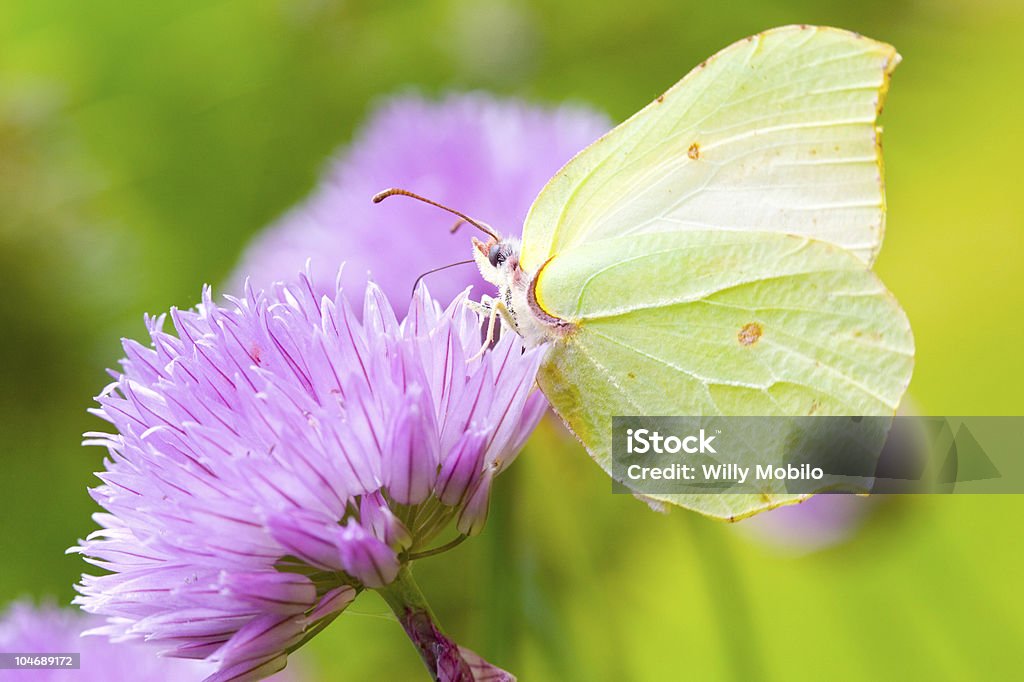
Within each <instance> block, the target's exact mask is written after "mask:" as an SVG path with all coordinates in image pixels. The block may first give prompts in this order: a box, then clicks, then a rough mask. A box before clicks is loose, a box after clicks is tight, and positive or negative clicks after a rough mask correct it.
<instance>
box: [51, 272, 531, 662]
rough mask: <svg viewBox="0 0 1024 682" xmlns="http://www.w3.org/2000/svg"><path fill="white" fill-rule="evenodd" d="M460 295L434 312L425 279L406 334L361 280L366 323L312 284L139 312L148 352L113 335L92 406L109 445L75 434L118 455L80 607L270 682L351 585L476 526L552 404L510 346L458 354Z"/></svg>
mask: <svg viewBox="0 0 1024 682" xmlns="http://www.w3.org/2000/svg"><path fill="white" fill-rule="evenodd" d="M465 295H466V294H465V293H463V294H462V295H460V296H459V297H457V298H456V299H455V300H454V301H453V302H452V303H451V305H449V306H448V307H447V308H446V309H442V307H441V306H440V305H438V304H437V303H436V302H434V301H433V300H432V299H431V298H430V297H429V295H428V294H427V292H426V289H425V287H420V288H419V289H418V290H417V292H416V293H415V295H414V297H413V299H412V302H411V304H410V311H409V314H408V317H407V318H406V319H404V320H402V321H399V320H398V319H397V318H396V317H395V314H394V312H393V311H392V308H391V306H390V305H389V303H388V301H387V299H386V298H385V297H384V295H383V292H382V291H381V290H380V288H378V287H377V286H375V285H373V284H371V285H369V286H368V287H367V288H366V294H365V299H364V302H363V306H362V313H361V319H362V322H359V321H358V319H359V318H358V317H357V315H356V313H355V312H354V311H353V310H352V309H351V308H350V306H349V304H348V302H347V301H346V299H345V297H344V296H343V295H342V293H341V288H340V284H339V285H338V286H336V287H335V289H334V290H333V292H332V294H331V295H330V296H321V295H319V294H318V293H316V290H315V288H314V286H313V280H312V276H311V275H310V274H309V273H308V272H307V273H305V274H303V275H302V276H301V277H300V278H299V279H298V281H296V282H294V283H292V284H290V285H284V284H278V285H275V286H274V287H273V288H271V289H270V290H269V291H267V292H266V293H257V292H256V291H255V290H254V289H253V288H252V287H247V288H246V294H245V296H244V297H242V298H240V299H235V298H229V304H228V305H224V306H221V305H218V304H216V303H214V302H213V299H212V297H211V293H210V291H209V289H206V290H205V291H204V293H203V299H202V303H201V304H200V305H199V306H198V307H197V308H196V309H195V310H194V311H179V310H172V311H171V313H170V320H171V322H172V323H173V326H174V333H170V332H167V331H165V330H164V327H165V322H166V319H165V316H163V315H161V316H159V317H156V318H149V319H147V324H148V327H149V333H150V337H151V340H152V345H151V347H146V346H143V345H142V344H140V343H137V342H135V341H125V342H124V350H125V355H126V357H125V359H124V360H123V361H122V365H123V372H121V373H115V375H114V376H115V379H116V380H115V382H114V383H113V384H111V385H110V386H109V387H108V388H107V389H106V390H104V391H103V393H102V394H101V395H100V396H99V398H98V402H99V403H100V407H99V408H98V409H96V410H95V412H96V414H98V415H99V416H100V417H102V418H103V419H106V420H107V421H109V422H110V423H111V424H113V426H114V427H115V428H116V433H92V434H87V439H88V440H87V441H86V442H87V443H90V444H95V445H101V446H104V447H106V448H107V449H108V450H109V453H110V458H109V459H108V460H107V461H106V462H105V465H106V470H105V471H103V472H101V473H99V474H98V476H99V478H101V479H102V481H103V485H101V486H100V487H98V488H96V489H94V490H92V494H93V497H94V498H95V499H96V500H97V502H99V503H100V505H102V506H103V507H104V508H105V510H106V513H101V514H97V515H96V517H95V518H96V521H97V522H98V523H99V524H100V526H101V527H102V528H101V529H100V530H97V531H95V532H94V533H93V534H92V535H90V536H89V537H88V538H87V539H86V540H84V541H82V542H81V543H80V545H79V546H78V547H75V548H73V549H72V550H70V551H77V552H80V553H82V554H84V555H85V556H86V557H87V560H88V561H90V562H91V563H93V564H95V565H97V566H99V567H100V568H103V569H106V570H107V571H109V573H107V574H105V575H100V576H93V575H85V576H83V578H82V582H81V584H80V585H79V586H78V589H79V591H80V593H81V594H80V596H79V597H78V598H77V599H76V603H78V604H80V605H81V606H82V607H83V608H84V609H85V610H86V611H89V612H92V613H97V614H102V615H104V616H107V619H108V622H107V625H105V626H104V627H103V628H101V632H103V633H105V634H108V635H110V636H113V637H117V638H125V639H143V638H144V639H146V640H149V641H150V642H152V643H154V644H155V645H157V646H159V647H160V648H161V649H162V650H163V651H164V653H165V654H166V655H168V656H176V657H182V658H197V659H207V660H209V661H213V662H215V663H216V664H217V665H218V672H216V673H215V674H213V675H212V676H211V677H210V678H209V680H211V681H223V680H250V679H260V678H262V677H265V676H266V675H269V674H271V673H273V672H274V671H277V670H280V669H281V668H283V667H284V665H285V662H286V657H287V654H288V653H289V652H290V651H292V650H294V649H295V648H297V647H298V646H300V645H301V644H302V643H303V642H304V641H305V639H306V638H307V637H309V636H310V635H311V633H313V632H315V628H317V627H318V626H319V625H322V624H325V619H331V618H334V617H335V616H337V615H338V614H339V613H340V612H341V611H342V610H344V609H345V608H346V607H347V606H348V604H349V603H351V601H352V600H353V599H354V598H355V597H356V595H357V594H358V592H359V591H361V590H363V589H366V588H373V589H379V590H381V592H382V594H385V595H386V594H388V593H389V592H396V591H397V592H398V593H399V594H401V593H402V591H403V590H405V589H407V587H408V585H407V583H408V581H409V580H411V576H410V574H409V573H408V570H407V566H406V564H408V563H409V562H410V561H412V560H414V559H416V558H420V557H421V556H426V555H429V554H434V553H436V552H437V550H438V549H439V546H438V545H437V544H435V543H432V540H434V539H435V538H438V540H439V541H442V540H443V539H444V537H445V536H444V535H442V534H443V533H446V532H447V535H448V537H450V536H452V535H454V534H455V531H454V530H453V529H451V526H452V525H453V523H454V524H455V525H456V527H457V530H458V532H459V533H461V534H462V535H459V536H456V537H455V538H454V540H453V541H452V542H451V543H449V544H454V543H456V542H458V541H459V540H461V539H462V537H463V536H464V535H469V534H473V533H476V532H479V531H480V529H481V527H482V525H483V521H484V519H485V517H486V514H487V503H486V499H487V497H488V495H489V491H490V485H491V481H492V480H493V478H494V476H495V475H496V474H498V473H500V472H501V471H502V470H503V469H504V468H505V467H506V466H508V464H509V463H510V462H511V461H512V459H513V458H514V457H515V455H516V454H517V452H518V450H519V449H520V448H521V447H522V445H523V442H524V441H525V439H526V437H527V435H528V434H529V433H530V432H531V431H532V429H533V427H534V426H535V425H536V423H537V421H538V420H539V419H540V416H541V414H542V412H543V410H544V408H545V405H546V403H545V401H544V398H543V396H542V395H541V394H540V392H539V391H538V390H536V387H535V382H534V377H535V374H536V371H537V367H538V364H539V362H540V360H541V354H540V352H539V349H534V350H528V351H525V352H524V351H523V349H522V347H521V344H520V340H519V339H518V337H516V336H515V335H514V334H508V335H505V337H504V338H502V339H501V340H500V341H499V342H498V343H497V344H496V345H495V346H494V347H493V348H492V349H491V350H489V351H488V352H487V353H485V354H484V355H483V356H482V357H480V358H478V359H474V360H473V361H472V362H467V359H468V358H470V357H473V356H474V355H475V354H476V352H477V351H478V350H479V347H480V343H481V335H480V325H479V320H478V318H477V316H476V315H475V313H473V312H472V311H470V310H469V309H468V308H467V307H466V306H465V305H464V299H465ZM446 546H447V545H440V547H441V548H443V547H446ZM396 577H397V578H399V579H398V580H396ZM394 599H395V598H394V597H392V600H393V601H394ZM399 601H400V600H399ZM467 656H468V654H467ZM464 660H465V661H466V663H467V665H471V664H470V663H469V661H468V659H464ZM453 679H457V678H453Z"/></svg>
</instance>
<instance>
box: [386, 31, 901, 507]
mask: <svg viewBox="0 0 1024 682" xmlns="http://www.w3.org/2000/svg"><path fill="white" fill-rule="evenodd" d="M899 59H900V57H899V55H898V54H897V53H896V51H895V49H894V48H893V47H892V46H890V45H886V44H883V43H879V42H875V41H873V40H869V39H867V38H864V37H863V36H860V35H857V34H854V33H850V32H847V31H842V30H839V29H834V28H824V27H812V26H787V27H782V28H776V29H773V30H770V31H766V32H764V33H761V34H758V35H756V36H752V37H750V38H747V39H745V40H741V41H740V42H737V43H735V44H733V45H731V46H729V47H727V48H725V49H724V50H722V51H721V52H719V53H718V54H716V55H714V56H713V57H711V58H710V59H708V60H707V61H706V62H704V63H702V64H701V65H700V66H698V67H697V68H695V69H694V70H693V71H691V72H690V73H689V74H687V75H686V77H684V78H683V79H682V80H681V81H679V82H678V83H677V84H676V85H674V86H673V87H672V88H670V89H669V90H668V91H667V92H665V93H664V94H663V95H661V96H659V97H658V98H657V99H656V100H655V101H653V102H651V103H650V104H649V105H648V106H646V107H645V108H643V109H642V110H641V111H640V112H638V113H637V114H635V115H634V116H633V117H631V118H630V119H628V120H627V121H625V122H624V123H622V124H621V125H619V126H618V127H616V128H615V129H614V130H612V131H611V132H610V133H608V134H607V135H605V136H604V137H602V138H600V139H599V140H597V141H596V142H595V143H593V144H592V145H590V146H589V147H587V148H586V149H584V150H583V151H582V152H580V153H579V154H577V155H576V156H575V157H574V158H573V159H572V160H571V161H569V162H568V163H567V164H566V165H565V166H564V167H563V168H562V169H561V170H560V171H559V172H558V173H557V174H556V175H555V176H554V177H553V178H552V179H551V181H550V182H548V184H547V185H546V186H545V187H544V188H543V190H542V191H541V192H540V195H539V196H538V197H537V199H536V200H535V201H534V204H533V207H532V208H531V209H530V212H529V214H528V216H527V218H526V222H525V225H524V227H523V237H522V242H521V246H520V242H519V240H516V239H512V238H508V239H503V238H501V237H500V236H499V235H498V234H497V233H496V232H494V231H493V230H492V229H491V228H489V226H486V225H484V224H480V223H478V222H477V221H473V220H469V219H468V218H467V220H468V221H469V222H471V223H473V224H474V225H476V226H477V227H479V228H480V229H482V230H483V231H485V232H487V233H488V234H489V235H490V239H488V240H487V241H480V240H477V239H474V240H473V244H474V249H473V256H474V259H475V260H476V262H477V265H478V266H479V268H480V271H481V273H482V274H483V276H484V278H485V279H487V280H488V281H489V282H491V283H493V284H495V285H496V286H498V288H499V296H498V297H497V298H490V297H484V299H483V301H482V306H483V307H484V308H486V309H488V310H489V311H490V312H491V317H490V322H491V324H492V325H493V323H494V320H495V316H496V315H497V316H498V317H500V319H501V320H502V324H503V326H504V327H506V328H510V329H512V330H514V331H515V332H517V333H518V334H520V335H522V336H523V338H524V339H525V340H526V342H527V344H530V345H533V344H538V343H548V344H549V348H548V351H547V356H546V358H545V360H544V363H543V365H542V367H541V371H540V374H539V375H538V382H539V384H540V386H541V388H542V390H543V391H544V393H545V394H546V395H547V397H548V399H549V400H550V402H551V405H552V407H553V408H554V410H555V412H557V413H558V415H559V416H560V417H561V418H562V419H563V420H564V421H565V423H566V424H567V425H568V426H569V428H570V429H571V430H572V431H573V433H575V434H576V436H577V437H578V438H579V440H580V441H581V442H582V443H583V445H584V446H585V447H586V448H587V450H588V451H589V452H590V454H591V455H592V456H593V457H594V459H595V460H596V461H597V462H598V464H600V465H601V466H602V467H603V468H604V469H605V470H606V471H610V467H611V440H612V438H611V424H612V417H613V416H614V415H705V414H720V415H761V414H763V415H809V414H819V415H844V414H846V415H891V414H893V413H894V412H895V410H896V409H897V407H898V406H899V403H900V400H901V398H902V396H903V393H904V391H905V390H906V388H907V385H908V383H909V381H910V376H911V372H912V369H913V354H914V344H913V338H912V336H911V331H910V325H909V323H908V321H907V318H906V316H905V315H904V313H903V311H902V310H901V309H900V307H899V305H898V304H897V302H896V300H895V299H894V298H893V296H892V295H891V294H890V293H889V292H888V291H887V290H886V288H885V286H884V285H883V284H882V283H881V282H880V281H879V279H878V278H877V277H876V276H875V275H874V274H873V273H872V271H871V269H870V267H871V264H872V262H873V261H874V259H875V256H876V255H877V254H878V251H879V248H880V246H881V243H882V234H883V231H884V222H885V196H884V184H883V179H882V157H881V147H880V145H879V139H878V136H879V130H878V129H877V128H876V125H875V121H876V118H877V115H878V112H879V111H880V110H881V107H882V100H883V98H884V96H885V93H886V90H887V87H888V83H889V76H890V74H891V72H892V70H893V69H894V68H895V67H896V64H897V63H898V62H899ZM390 193H404V192H400V191H389V192H386V193H382V195H378V197H377V200H379V199H380V198H382V197H383V196H384V195H388V194H390ZM463 217H465V216H463ZM653 497H654V499H655V500H657V501H658V502H668V503H673V504H678V505H681V506H683V507H687V508H690V509H694V510H696V511H699V512H701V513H704V514H707V515H710V516H715V517H720V518H726V519H738V518H742V517H744V516H749V515H751V514H753V513H756V512H758V511H762V510H765V509H770V508H772V507H776V506H779V505H780V504H785V503H788V502H794V501H798V500H799V499H801V496H798V495H788V494H785V493H778V492H771V493H765V494H761V495H671V494H667V495H657V496H653Z"/></svg>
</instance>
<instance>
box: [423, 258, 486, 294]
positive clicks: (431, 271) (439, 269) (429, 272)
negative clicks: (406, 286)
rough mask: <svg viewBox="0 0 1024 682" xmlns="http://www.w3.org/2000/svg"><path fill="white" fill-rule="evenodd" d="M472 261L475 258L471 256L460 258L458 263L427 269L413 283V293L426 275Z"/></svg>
mask: <svg viewBox="0 0 1024 682" xmlns="http://www.w3.org/2000/svg"><path fill="white" fill-rule="evenodd" d="M472 262H473V259H472V258H470V259H469V260H460V261H459V262H458V263H449V264H448V265H442V266H441V267H439V268H434V269H433V270H427V271H426V272H424V273H423V274H422V275H420V276H419V277H417V278H416V281H415V282H413V283H412V293H413V294H415V293H416V287H418V286H419V285H420V281H422V280H423V278H424V277H426V276H427V275H432V274H434V273H435V272H440V271H441V270H447V269H448V268H454V267H455V266H456V265H466V264H468V263H472Z"/></svg>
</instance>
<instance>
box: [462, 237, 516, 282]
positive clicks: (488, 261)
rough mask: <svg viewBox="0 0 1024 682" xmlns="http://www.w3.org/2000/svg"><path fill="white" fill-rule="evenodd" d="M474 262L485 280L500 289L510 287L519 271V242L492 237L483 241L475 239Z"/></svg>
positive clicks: (513, 239)
mask: <svg viewBox="0 0 1024 682" xmlns="http://www.w3.org/2000/svg"><path fill="white" fill-rule="evenodd" d="M473 260H475V261H476V265H477V267H478V268H480V274H481V275H482V276H483V278H484V279H485V280H487V281H488V282H490V283H491V284H494V285H495V286H498V287H503V286H508V285H509V283H510V282H511V281H512V280H514V279H515V275H516V273H517V272H518V270H519V240H518V239H515V238H502V239H496V238H494V237H491V238H490V239H487V240H485V241H481V240H479V239H477V238H476V237H473Z"/></svg>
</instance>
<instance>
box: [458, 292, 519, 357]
mask: <svg viewBox="0 0 1024 682" xmlns="http://www.w3.org/2000/svg"><path fill="white" fill-rule="evenodd" d="M469 303H470V307H471V308H472V309H473V310H476V311H477V312H487V313H488V315H487V335H486V336H485V337H484V341H483V344H481V346H480V350H479V351H477V352H476V354H474V355H473V357H471V358H469V359H468V360H466V362H467V363H468V362H473V361H474V360H477V359H479V358H480V357H481V356H483V354H484V352H485V351H486V350H487V349H488V348H490V347H491V343H492V342H493V341H494V330H495V324H496V322H497V321H498V316H499V315H500V316H501V321H502V322H504V323H505V324H506V325H508V327H509V328H510V329H515V321H514V319H513V317H512V313H511V312H509V309H508V308H507V307H506V306H505V304H504V302H502V301H500V300H498V299H496V298H492V297H490V296H483V297H481V299H480V302H479V303H476V302H475V301H471V302H469Z"/></svg>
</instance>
